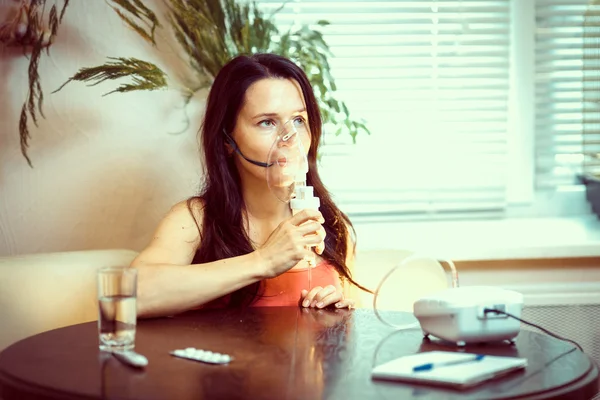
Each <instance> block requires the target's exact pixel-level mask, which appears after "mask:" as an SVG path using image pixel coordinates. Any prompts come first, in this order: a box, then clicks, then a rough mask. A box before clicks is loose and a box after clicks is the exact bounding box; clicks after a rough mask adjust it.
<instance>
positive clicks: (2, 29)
mask: <svg viewBox="0 0 600 400" xmlns="http://www.w3.org/2000/svg"><path fill="white" fill-rule="evenodd" d="M68 5H69V0H64V1H63V5H62V8H60V12H59V8H58V7H57V5H56V4H53V5H52V6H51V7H50V8H49V9H48V12H46V0H22V1H21V2H20V3H19V5H18V7H16V8H15V9H14V10H13V11H14V12H13V13H12V14H9V16H8V18H7V20H6V21H5V22H3V23H2V24H1V25H0V43H2V44H3V45H4V46H9V47H15V46H16V47H21V48H22V49H23V50H24V51H27V52H29V53H30V54H29V68H28V78H29V91H28V94H27V99H26V100H25V102H24V103H23V107H22V108H21V116H20V118H19V136H20V140H21V153H22V154H23V156H24V157H25V159H26V160H27V163H28V164H29V166H32V164H31V159H30V158H29V156H28V155H27V148H28V146H29V139H30V138H31V135H30V133H29V118H31V119H32V120H33V123H34V124H35V125H36V126H37V125H38V113H39V114H40V116H42V117H44V110H43V103H44V93H43V92H42V85H41V83H40V75H39V72H38V68H39V63H40V59H41V57H42V54H43V52H44V50H46V53H47V54H49V52H50V46H51V45H52V43H53V42H54V38H55V37H56V34H57V32H58V27H59V25H60V24H61V22H62V19H63V17H64V14H65V10H66V8H67V6H68Z"/></svg>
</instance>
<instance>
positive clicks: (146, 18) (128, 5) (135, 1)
mask: <svg viewBox="0 0 600 400" xmlns="http://www.w3.org/2000/svg"><path fill="white" fill-rule="evenodd" d="M110 1H112V2H113V3H115V4H116V5H118V6H120V7H121V8H122V9H123V10H125V11H126V12H128V13H129V14H131V15H132V16H133V17H135V18H137V19H139V20H140V21H142V22H143V23H144V24H145V25H146V26H147V28H143V27H141V26H140V25H138V24H136V23H135V22H134V21H133V20H132V19H131V18H130V17H128V16H126V15H125V13H124V12H122V11H121V10H119V9H118V8H117V7H115V6H111V7H112V9H113V10H115V12H116V13H117V14H118V15H119V17H121V19H122V20H123V21H125V23H126V24H127V25H129V26H130V27H131V28H132V29H133V30H134V31H135V32H136V33H137V34H139V35H140V36H141V37H142V38H144V39H145V40H146V41H147V42H149V43H150V44H152V45H153V46H156V40H155V38H154V33H155V31H156V28H157V27H160V26H161V25H160V22H159V21H158V18H157V17H156V14H155V13H154V12H153V11H152V10H150V9H149V8H148V7H146V5H144V3H143V2H142V1H141V0H132V1H130V0H110ZM146 29H149V31H147V30H146Z"/></svg>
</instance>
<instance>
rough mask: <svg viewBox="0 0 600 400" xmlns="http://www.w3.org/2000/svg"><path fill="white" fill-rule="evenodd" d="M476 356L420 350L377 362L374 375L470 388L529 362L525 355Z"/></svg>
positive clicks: (398, 379) (379, 377)
mask: <svg viewBox="0 0 600 400" xmlns="http://www.w3.org/2000/svg"><path fill="white" fill-rule="evenodd" d="M475 356H477V355H476V354H473V353H455V352H447V351H428V352H423V353H417V354H412V355H409V356H404V357H400V358H397V359H395V360H392V361H389V362H387V363H385V364H381V365H378V366H377V367H375V368H373V371H372V373H371V376H372V378H373V379H385V380H397V381H403V382H413V383H421V384H433V385H442V386H451V387H455V388H469V387H473V386H475V385H478V384H480V383H483V382H485V381H488V380H491V379H494V378H496V377H499V376H502V375H505V374H508V373H510V372H512V371H515V370H519V369H522V368H525V367H526V366H527V359H526V358H517V357H500V356H488V355H484V356H483V357H479V359H475V358H476V357H475ZM461 361H464V362H461ZM430 365H431V366H430ZM424 366H425V367H424Z"/></svg>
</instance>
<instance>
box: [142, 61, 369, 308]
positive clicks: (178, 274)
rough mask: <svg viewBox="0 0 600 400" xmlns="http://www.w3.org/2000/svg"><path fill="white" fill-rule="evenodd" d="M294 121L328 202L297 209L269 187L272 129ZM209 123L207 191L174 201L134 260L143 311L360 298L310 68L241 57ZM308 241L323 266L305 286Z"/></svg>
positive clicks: (216, 96)
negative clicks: (327, 184)
mask: <svg viewBox="0 0 600 400" xmlns="http://www.w3.org/2000/svg"><path fill="white" fill-rule="evenodd" d="M287 121H293V124H294V125H295V126H298V127H305V128H304V130H305V131H306V132H308V134H307V135H306V138H305V140H306V143H304V148H305V149H308V155H307V157H308V163H309V172H308V174H307V184H308V185H311V186H313V187H314V190H315V196H317V197H319V198H320V202H321V206H320V208H319V209H320V211H315V210H303V211H302V212H300V213H298V214H296V215H294V216H292V213H291V210H290V207H289V204H287V203H284V202H281V201H280V200H278V199H277V197H275V196H274V195H273V194H272V192H271V191H270V190H269V186H268V184H267V179H266V168H268V167H265V165H266V164H263V163H264V161H265V160H267V157H268V153H269V150H270V148H271V145H272V143H273V136H272V135H271V134H267V133H270V132H273V131H274V130H277V129H278V128H280V127H281V126H282V125H283V124H284V123H285V122H287ZM305 124H306V125H305ZM201 131H202V150H203V152H204V162H205V166H206V175H205V182H204V186H203V190H202V193H201V194H200V196H197V197H193V198H191V199H189V200H188V201H185V202H181V203H179V204H176V205H175V206H174V207H173V208H172V209H171V210H170V212H169V213H168V214H167V216H166V217H165V218H164V219H163V220H162V221H161V223H160V224H159V226H158V228H157V230H156V232H155V235H154V237H153V239H152V241H151V243H150V245H149V246H148V247H147V248H146V249H145V250H143V251H142V252H141V253H140V254H139V256H138V257H137V258H136V259H135V260H134V261H133V263H132V267H135V268H137V269H138V274H139V276H138V316H139V317H141V318H143V317H152V316H162V315H172V314H175V313H178V312H182V311H186V310H189V309H194V308H199V307H210V306H244V305H255V306H268V305H298V304H299V303H298V302H299V301H300V304H301V305H302V306H303V307H317V308H324V307H328V306H335V307H338V308H349V307H352V306H353V304H354V301H353V300H352V299H350V298H347V297H346V296H345V294H344V291H343V289H342V285H341V284H340V278H341V279H345V280H348V281H350V282H351V283H352V284H354V285H356V286H358V287H360V286H359V285H358V284H356V283H355V282H354V281H353V280H352V277H351V272H350V267H351V265H352V259H353V253H354V246H353V245H352V240H351V238H350V234H349V231H350V228H351V223H350V221H349V219H348V218H347V216H345V215H344V214H343V213H342V212H341V211H340V210H339V209H338V208H337V207H336V206H335V204H334V203H333V201H332V200H331V198H330V195H329V193H328V192H327V190H326V189H325V188H324V186H323V183H322V182H321V179H320V178H319V175H318V173H317V167H316V157H317V149H318V146H319V141H320V139H321V117H320V114H319V109H318V106H317V102H316V99H315V96H314V93H313V91H312V88H311V86H310V83H309V81H308V79H307V78H306V75H305V74H304V72H303V71H302V70H301V69H300V68H298V67H297V66H296V65H295V64H294V63H293V62H291V61H289V60H287V59H285V58H283V57H279V56H276V55H270V54H258V55H254V56H251V57H247V56H239V57H236V58H234V59H233V60H231V61H230V62H229V63H228V64H227V65H225V66H224V67H223V69H222V70H221V71H220V72H219V74H218V75H217V77H216V78H215V81H214V83H213V85H212V88H211V91H210V94H209V96H208V101H207V107H206V113H205V117H204V122H203V124H202V130H201ZM310 246H314V252H316V253H317V266H316V267H315V268H314V269H312V270H311V271H312V276H313V278H312V281H313V283H314V285H313V287H311V288H307V287H306V286H307V279H306V273H298V272H296V271H298V270H300V271H302V270H304V271H306V267H307V266H306V265H305V264H306V262H305V261H304V260H305V259H307V257H309V256H310V255H311V254H312V255H313V257H314V253H312V251H311V250H309V249H310ZM294 267H295V268H294ZM303 267H304V268H303ZM292 268H294V269H293V270H292ZM290 270H291V271H290ZM361 288H362V287H361ZM363 289H364V288H363ZM364 290H366V289H364ZM346 292H347V291H346ZM346 294H347V293H346Z"/></svg>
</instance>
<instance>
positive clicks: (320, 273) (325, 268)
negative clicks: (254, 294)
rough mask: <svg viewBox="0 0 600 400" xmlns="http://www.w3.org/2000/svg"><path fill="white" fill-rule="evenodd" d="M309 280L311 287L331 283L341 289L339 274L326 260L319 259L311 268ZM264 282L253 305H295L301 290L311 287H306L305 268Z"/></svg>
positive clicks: (292, 270) (290, 271)
mask: <svg viewBox="0 0 600 400" xmlns="http://www.w3.org/2000/svg"><path fill="white" fill-rule="evenodd" d="M311 280H312V287H316V286H321V287H325V286H327V285H333V286H335V287H336V288H337V289H338V290H341V284H340V278H339V274H338V272H337V271H336V270H335V268H334V267H333V265H331V264H330V263H328V262H327V261H321V262H320V263H318V264H317V265H316V267H315V268H313V269H312V270H311ZM264 282H265V284H264V291H263V293H262V295H261V296H260V297H258V298H257V299H256V301H255V302H254V303H253V304H252V306H253V307H272V306H279V307H283V306H297V305H298V304H299V301H300V296H301V295H302V293H301V292H302V290H304V289H306V290H310V289H311V288H309V287H308V271H307V270H306V269H298V270H294V269H291V270H289V271H287V272H285V273H283V274H281V275H279V276H277V277H275V278H272V279H266V280H265V281H264Z"/></svg>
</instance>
